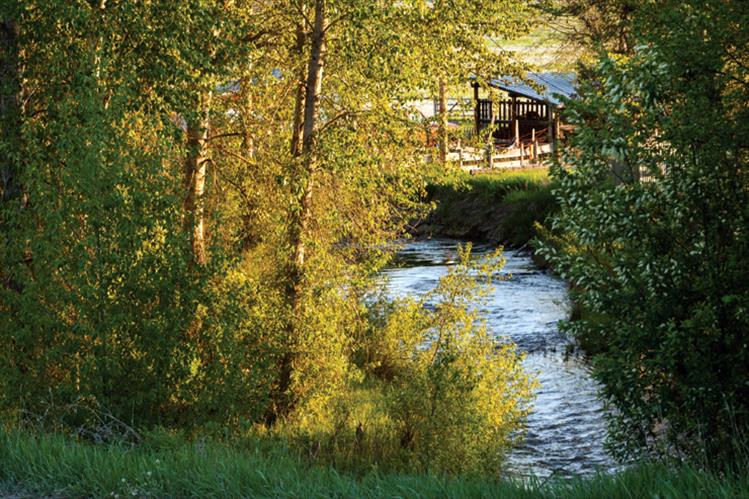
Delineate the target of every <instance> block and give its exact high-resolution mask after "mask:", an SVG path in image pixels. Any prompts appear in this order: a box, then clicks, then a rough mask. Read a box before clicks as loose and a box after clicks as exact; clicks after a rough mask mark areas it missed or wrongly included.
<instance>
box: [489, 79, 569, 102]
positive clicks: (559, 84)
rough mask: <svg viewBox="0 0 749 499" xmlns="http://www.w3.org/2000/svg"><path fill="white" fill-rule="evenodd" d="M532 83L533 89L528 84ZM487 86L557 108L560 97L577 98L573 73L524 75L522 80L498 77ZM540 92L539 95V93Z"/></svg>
mask: <svg viewBox="0 0 749 499" xmlns="http://www.w3.org/2000/svg"><path fill="white" fill-rule="evenodd" d="M528 82H532V83H533V84H534V86H535V87H537V88H534V87H532V86H531V85H529V84H528ZM489 85H491V86H493V87H495V88H499V89H501V90H504V91H506V92H512V93H515V94H519V95H522V96H523V97H528V98H529V99H535V100H541V101H545V102H548V103H550V104H552V105H553V106H559V105H560V104H562V100H561V99H560V97H567V98H570V99H571V98H574V97H576V96H577V81H576V77H575V74H574V73H526V74H525V77H524V78H518V77H516V76H500V77H499V78H495V79H493V80H491V81H490V82H489ZM539 90H541V93H539Z"/></svg>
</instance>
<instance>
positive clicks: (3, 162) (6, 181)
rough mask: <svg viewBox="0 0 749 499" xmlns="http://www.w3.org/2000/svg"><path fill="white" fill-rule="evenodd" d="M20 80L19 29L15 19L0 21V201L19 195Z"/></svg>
mask: <svg viewBox="0 0 749 499" xmlns="http://www.w3.org/2000/svg"><path fill="white" fill-rule="evenodd" d="M20 95H21V81H20V76H19V63H18V27H17V24H16V22H15V21H14V20H13V19H2V20H0V124H2V136H1V137H0V139H1V140H2V143H1V144H0V147H2V149H1V150H0V152H2V154H1V155H0V200H1V201H2V203H3V204H4V203H5V202H7V201H9V200H10V199H13V198H15V197H17V196H18V195H20V192H21V189H20V185H19V184H18V177H17V172H16V168H17V166H16V163H15V161H14V160H13V156H14V154H13V153H14V152H16V151H14V149H17V147H18V146H19V144H20V136H21V133H20V132H21V106H20Z"/></svg>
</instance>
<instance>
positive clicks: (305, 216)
mask: <svg viewBox="0 0 749 499" xmlns="http://www.w3.org/2000/svg"><path fill="white" fill-rule="evenodd" d="M326 14H327V13H326V5H325V0H316V1H315V26H314V31H313V32H312V50H311V52H310V58H309V67H308V69H307V90H306V97H305V101H304V129H303V131H304V133H303V145H302V156H303V158H304V159H303V163H304V174H305V176H306V179H305V180H306V182H305V186H304V194H303V195H302V199H301V210H300V214H299V228H298V230H296V231H295V234H296V237H295V240H294V241H293V242H294V266H295V267H296V269H297V274H299V275H301V273H302V270H303V268H304V259H305V250H306V248H305V244H304V234H305V232H306V229H307V226H308V225H309V220H310V216H311V208H312V192H313V188H314V181H315V178H314V177H315V171H316V170H317V163H318V159H319V158H318V140H317V139H318V128H319V121H320V98H321V95H322V82H323V68H324V66H325V50H326V39H325V38H326V29H327V19H326ZM297 284H298V283H297ZM295 294H297V293H295Z"/></svg>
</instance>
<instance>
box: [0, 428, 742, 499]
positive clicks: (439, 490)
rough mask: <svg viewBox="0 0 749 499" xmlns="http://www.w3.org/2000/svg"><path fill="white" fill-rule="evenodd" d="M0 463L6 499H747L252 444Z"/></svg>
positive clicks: (684, 473) (640, 480) (733, 481)
mask: <svg viewBox="0 0 749 499" xmlns="http://www.w3.org/2000/svg"><path fill="white" fill-rule="evenodd" d="M0 463H2V466H0V496H12V497H39V496H47V497H104V496H108V497H113V496H114V497H117V496H119V497H126V496H127V497H503V498H573V499H574V498H601V497H607V498H640V497H658V498H664V499H665V498H698V497H712V498H739V497H749V477H748V476H747V475H746V474H744V475H736V476H723V477H718V476H716V475H713V474H710V473H703V472H700V471H697V470H694V469H690V468H686V467H682V468H678V469H669V468H666V467H664V466H662V465H648V466H641V467H636V468H632V469H629V470H627V471H625V472H622V473H621V474H619V475H616V476H607V475H601V476H597V477H593V478H589V479H581V478H580V479H573V480H551V481H545V482H542V481H539V480H530V481H526V482H519V481H508V480H487V479H480V478H471V477H457V478H440V477H435V476H427V475H422V476H409V475H399V474H377V473H376V472H372V473H369V474H367V475H366V476H363V477H354V476H349V475H345V474H340V473H338V472H336V470H334V469H332V468H329V467H316V466H311V465H309V464H305V463H303V462H301V461H300V460H299V459H297V458H294V457H292V456H291V454H289V453H288V452H287V451H285V450H284V449H283V447H282V446H280V444H267V443H266V444H265V445H264V444H263V443H262V442H260V441H255V440H253V441H252V442H249V443H245V444H243V445H237V446H234V447H228V446H225V445H222V444H218V443H212V442H210V441H202V440H199V441H195V442H186V441H184V440H174V441H172V442H171V443H169V444H167V445H165V444H163V443H162V444H160V445H153V444H144V445H141V446H139V447H137V448H130V447H126V446H117V445H108V446H102V445H100V446H93V445H87V444H81V443H75V442H73V441H70V440H67V439H66V438H64V437H61V436H39V435H31V434H28V433H22V432H2V433H0Z"/></svg>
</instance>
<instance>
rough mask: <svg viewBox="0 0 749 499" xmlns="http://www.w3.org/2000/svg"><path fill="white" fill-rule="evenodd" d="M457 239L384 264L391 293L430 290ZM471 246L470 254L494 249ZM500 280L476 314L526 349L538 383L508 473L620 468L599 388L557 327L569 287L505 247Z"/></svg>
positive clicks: (413, 245)
mask: <svg viewBox="0 0 749 499" xmlns="http://www.w3.org/2000/svg"><path fill="white" fill-rule="evenodd" d="M458 244H459V241H456V240H451V239H430V240H414V241H409V242H407V243H406V245H405V246H404V248H403V249H402V250H401V251H400V252H399V254H398V258H397V259H396V263H395V265H394V266H392V267H390V268H388V269H386V270H385V271H384V274H385V275H386V276H387V278H388V281H389V282H388V289H389V293H390V294H391V295H392V296H394V297H395V296H418V295H420V294H422V293H425V292H427V291H428V290H430V289H432V288H433V287H434V286H435V285H436V284H437V282H438V280H439V278H440V277H441V276H443V275H444V274H445V273H446V272H447V270H448V268H449V266H450V265H454V263H455V261H456V260H457V245H458ZM493 249H494V248H493V247H491V246H487V245H474V248H473V255H476V256H479V255H482V254H486V253H488V252H490V251H492V250H493ZM504 256H505V258H506V259H507V262H506V264H505V267H504V269H503V273H504V274H509V275H510V276H509V278H508V279H506V280H499V281H498V282H496V283H495V284H494V289H493V291H492V292H491V294H490V295H489V297H488V300H487V301H486V302H485V303H483V304H482V305H481V310H480V311H481V314H482V315H483V317H484V319H485V320H486V323H487V326H488V327H489V329H490V331H491V332H492V333H493V334H494V335H495V336H496V337H497V339H498V341H503V339H504V341H506V340H507V339H509V340H510V341H513V342H514V343H516V344H517V345H518V348H519V349H520V350H522V351H523V352H525V353H526V358H525V360H524V361H523V362H524V367H525V368H526V369H527V370H528V371H529V372H531V373H534V374H535V376H536V377H537V379H538V381H539V387H538V389H537V390H536V398H535V400H534V407H533V411H532V412H531V414H530V416H529V418H528V421H527V432H526V435H525V439H524V442H523V444H522V445H520V446H519V447H517V448H515V449H513V450H512V452H511V453H510V455H509V458H508V462H507V470H508V472H510V473H511V474H513V475H519V476H528V475H535V476H537V477H547V476H551V475H555V476H564V477H568V476H575V475H583V476H584V475H590V474H593V473H595V472H596V471H604V472H611V471H615V470H616V469H617V466H616V464H615V463H614V461H613V460H612V459H611V458H610V457H609V456H608V454H607V453H606V451H605V449H604V440H605V438H606V423H605V419H604V409H603V404H602V403H601V401H600V400H599V398H598V397H597V393H598V389H599V386H598V385H597V383H596V382H595V381H594V380H593V379H592V378H591V376H590V368H589V366H588V365H587V363H586V361H585V359H584V358H583V357H582V356H581V355H580V354H577V353H574V352H573V353H571V352H570V345H571V344H572V341H571V340H570V339H569V338H568V337H567V336H566V335H565V334H564V333H562V332H560V330H559V327H558V322H559V321H560V320H563V319H565V318H567V317H568V315H569V309H570V302H569V298H568V289H567V284H566V283H565V282H564V281H563V280H561V279H559V278H558V277H556V276H554V275H552V274H551V273H549V272H547V271H543V270H540V269H539V268H538V267H536V266H535V264H534V263H533V261H532V260H531V258H530V257H529V256H528V255H526V254H523V253H519V252H516V251H510V250H508V251H505V253H504Z"/></svg>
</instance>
